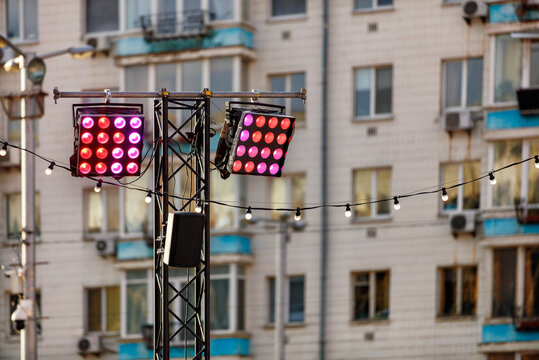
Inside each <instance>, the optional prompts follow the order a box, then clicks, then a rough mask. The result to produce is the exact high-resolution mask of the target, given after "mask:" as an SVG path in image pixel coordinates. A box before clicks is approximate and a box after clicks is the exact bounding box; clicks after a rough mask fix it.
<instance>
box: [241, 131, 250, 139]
mask: <svg viewBox="0 0 539 360" xmlns="http://www.w3.org/2000/svg"><path fill="white" fill-rule="evenodd" d="M247 139H249V131H247V130H243V131H242V132H241V134H240V140H241V141H247Z"/></svg>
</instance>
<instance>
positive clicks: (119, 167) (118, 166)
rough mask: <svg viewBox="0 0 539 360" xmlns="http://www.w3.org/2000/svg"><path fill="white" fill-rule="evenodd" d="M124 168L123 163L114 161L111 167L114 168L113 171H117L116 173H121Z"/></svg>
mask: <svg viewBox="0 0 539 360" xmlns="http://www.w3.org/2000/svg"><path fill="white" fill-rule="evenodd" d="M122 169H123V167H122V164H120V163H118V162H115V163H113V164H112V165H111V167H110V170H112V172H113V173H115V174H119V173H121V172H122Z"/></svg>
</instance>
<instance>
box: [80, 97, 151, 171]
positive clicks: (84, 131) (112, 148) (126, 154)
mask: <svg viewBox="0 0 539 360" xmlns="http://www.w3.org/2000/svg"><path fill="white" fill-rule="evenodd" d="M73 110H74V111H73V114H74V129H75V130H74V132H75V143H74V154H73V156H72V157H71V159H70V160H71V161H70V164H71V173H72V175H73V176H96V177H103V176H113V177H118V178H119V177H123V176H139V175H140V171H141V161H142V146H143V134H144V114H143V111H142V105H139V104H132V105H131V104H129V105H128V104H103V105H102V104H98V106H96V105H94V104H91V105H89V106H84V105H74V109H73Z"/></svg>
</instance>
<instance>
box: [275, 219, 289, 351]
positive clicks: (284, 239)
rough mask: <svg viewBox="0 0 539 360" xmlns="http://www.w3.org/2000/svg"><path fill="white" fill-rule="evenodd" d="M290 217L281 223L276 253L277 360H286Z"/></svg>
mask: <svg viewBox="0 0 539 360" xmlns="http://www.w3.org/2000/svg"><path fill="white" fill-rule="evenodd" d="M288 220H289V216H286V215H283V216H281V218H280V221H279V234H277V244H278V246H277V249H276V250H277V251H275V268H276V270H277V271H276V277H275V344H274V346H275V351H274V359H275V360H284V358H285V352H284V346H285V333H284V327H285V321H286V320H285V313H284V304H285V301H286V300H285V290H286V288H285V285H286V244H287V243H288V238H289V235H288V226H289V224H288Z"/></svg>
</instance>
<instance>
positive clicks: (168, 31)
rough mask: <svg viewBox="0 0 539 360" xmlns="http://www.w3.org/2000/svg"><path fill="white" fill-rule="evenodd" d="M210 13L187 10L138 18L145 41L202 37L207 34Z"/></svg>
mask: <svg viewBox="0 0 539 360" xmlns="http://www.w3.org/2000/svg"><path fill="white" fill-rule="evenodd" d="M209 17H210V13H209V11H205V10H187V11H181V12H167V13H158V14H151V15H143V16H141V17H140V18H139V23H140V26H141V27H142V30H143V32H144V38H145V39H146V41H159V40H170V39H181V38H191V37H203V36H205V35H206V34H207V33H208V21H209Z"/></svg>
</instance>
